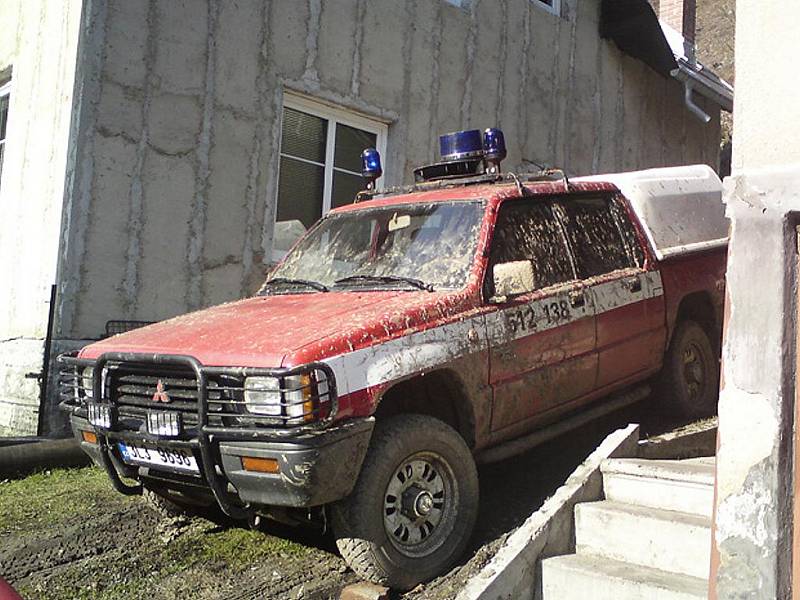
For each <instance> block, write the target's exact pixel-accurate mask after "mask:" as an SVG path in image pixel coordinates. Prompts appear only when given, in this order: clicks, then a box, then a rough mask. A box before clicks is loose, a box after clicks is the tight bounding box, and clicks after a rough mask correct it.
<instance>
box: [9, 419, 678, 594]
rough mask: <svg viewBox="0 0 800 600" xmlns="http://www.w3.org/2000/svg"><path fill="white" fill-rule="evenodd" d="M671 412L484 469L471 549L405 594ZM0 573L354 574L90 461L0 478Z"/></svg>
mask: <svg viewBox="0 0 800 600" xmlns="http://www.w3.org/2000/svg"><path fill="white" fill-rule="evenodd" d="M628 422H644V423H645V425H644V427H643V429H644V430H645V431H646V432H649V433H657V432H660V431H664V430H667V429H669V428H670V427H671V426H672V425H674V424H673V423H664V422H663V421H661V420H659V419H655V418H654V417H653V416H652V415H651V414H650V411H649V410H648V408H647V406H646V404H643V405H641V406H638V407H634V408H632V409H628V410H626V411H622V412H619V413H616V414H614V415H611V416H610V417H607V418H606V419H603V420H602V421H599V422H596V423H594V424H592V425H591V426H587V427H584V428H582V429H580V430H577V431H575V432H573V433H572V434H570V435H566V436H563V437H562V438H559V439H557V440H554V441H552V442H550V443H548V444H545V445H543V446H540V447H539V448H536V449H535V450H532V451H530V452H528V453H526V454H524V455H522V456H520V457H516V458H514V459H510V460H507V461H504V462H501V463H496V464H493V465H487V466H484V467H482V468H481V469H480V481H481V508H480V515H479V519H478V525H477V528H476V531H475V535H474V536H473V540H472V544H471V547H470V551H469V552H468V553H467V555H466V556H465V557H464V559H463V562H462V563H461V564H460V565H458V566H457V567H456V568H455V569H453V570H452V571H451V572H450V573H448V574H447V575H445V576H443V577H441V578H439V579H438V580H436V581H434V582H431V583H430V584H428V585H427V586H423V587H420V588H418V589H416V590H413V591H412V592H410V593H409V594H406V595H405V598H415V599H416V598H431V599H437V600H438V599H443V598H452V597H453V596H455V594H456V592H457V590H459V589H460V588H461V587H462V585H463V582H464V581H465V580H466V578H468V577H469V576H470V575H472V574H473V573H475V572H477V571H478V570H479V569H480V568H481V566H483V564H485V563H486V562H487V561H488V560H489V559H490V558H491V556H492V555H493V554H494V552H495V551H496V549H497V548H498V547H499V546H500V545H502V542H503V540H504V539H505V537H506V536H507V534H508V533H509V532H510V531H512V530H513V529H514V528H515V527H517V526H518V525H519V524H520V523H521V522H522V521H523V520H525V518H526V517H527V516H528V515H529V514H530V513H531V512H532V511H533V510H536V509H537V508H538V507H539V506H541V504H542V502H543V501H544V500H545V499H546V498H547V497H548V496H549V495H550V494H552V493H553V491H555V489H556V488H557V487H558V486H559V485H560V484H561V483H562V482H563V481H564V480H565V479H566V477H567V476H568V475H569V473H570V472H571V471H572V470H573V469H574V468H575V467H576V466H577V465H578V464H579V463H580V462H581V461H582V460H583V459H584V458H585V457H586V456H587V455H588V454H589V453H590V452H591V451H592V450H593V449H594V447H595V446H596V445H597V443H598V442H599V441H600V440H602V439H603V437H604V436H605V435H606V434H607V433H609V432H610V431H612V430H614V429H616V428H618V427H620V426H623V425H625V424H626V423H628ZM0 576H3V577H4V578H6V579H7V580H9V581H10V582H11V583H12V584H13V585H14V586H15V587H16V588H17V589H18V590H19V591H20V592H21V594H22V595H23V597H24V598H26V599H42V600H46V599H47V600H49V599H71V598H74V599H95V598H97V599H100V598H102V599H107V600H111V599H123V598H124V599H126V600H127V599H139V598H141V599H148V600H157V599H162V598H164V599H166V598H198V599H206V598H223V599H228V600H249V599H257V598H281V599H284V598H310V599H320V600H321V599H326V598H337V597H338V595H339V591H340V590H341V589H342V587H344V586H345V585H347V584H348V583H352V582H354V581H356V578H355V575H354V574H353V573H352V572H351V571H350V570H349V569H348V568H347V567H346V565H345V564H344V562H343V561H342V559H341V558H340V557H339V556H338V554H337V553H336V546H335V544H334V542H333V539H332V537H331V536H330V535H321V534H319V533H315V532H313V531H306V530H297V529H288V528H282V527H278V526H276V525H266V526H263V527H262V529H261V530H259V531H252V530H249V529H246V528H242V527H241V526H239V525H237V524H236V523H230V522H229V523H225V522H223V523H215V522H212V521H209V520H206V519H203V518H200V517H196V518H192V519H185V520H180V521H175V520H172V521H170V520H164V519H162V518H160V517H158V516H157V515H156V514H155V513H153V512H151V510H150V509H149V508H148V507H147V506H146V505H145V504H144V502H143V501H142V500H141V498H127V497H124V496H121V495H119V494H117V493H116V492H115V491H114V490H113V489H112V488H111V485H110V484H109V483H108V481H107V480H106V477H105V475H104V474H103V473H102V472H101V471H100V470H99V469H96V468H84V469H71V470H55V471H52V472H45V473H40V474H36V475H33V476H30V477H27V478H25V479H21V480H16V481H4V482H1V483H0Z"/></svg>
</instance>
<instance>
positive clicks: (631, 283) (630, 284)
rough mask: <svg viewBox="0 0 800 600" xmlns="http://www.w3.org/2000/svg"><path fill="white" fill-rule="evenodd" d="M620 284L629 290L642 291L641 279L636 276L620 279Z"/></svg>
mask: <svg viewBox="0 0 800 600" xmlns="http://www.w3.org/2000/svg"><path fill="white" fill-rule="evenodd" d="M622 285H623V286H624V287H625V289H627V290H628V291H629V292H634V293H635V292H641V291H642V280H641V279H639V278H638V277H630V278H628V279H623V280H622Z"/></svg>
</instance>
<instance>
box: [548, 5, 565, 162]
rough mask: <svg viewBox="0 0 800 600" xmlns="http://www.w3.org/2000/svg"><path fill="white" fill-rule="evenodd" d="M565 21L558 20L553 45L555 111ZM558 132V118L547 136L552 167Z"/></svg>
mask: <svg viewBox="0 0 800 600" xmlns="http://www.w3.org/2000/svg"><path fill="white" fill-rule="evenodd" d="M562 21H563V19H556V26H555V32H554V36H555V44H553V46H554V48H553V63H552V68H551V69H550V86H551V88H550V110H551V111H553V110H555V107H556V106H559V103H558V90H559V88H560V85H559V84H560V78H559V70H560V69H559V64H560V62H561V23H562ZM558 132H559V120H558V118H555V119H551V120H550V131H549V132H548V136H547V148H546V149H545V152H546V153H550V157H551V158H550V163H549V165H550V166H557V162H558V161H557V160H556V159H555V156H554V155H553V154H552V153H553V151H554V149H555V147H556V140H557V139H558Z"/></svg>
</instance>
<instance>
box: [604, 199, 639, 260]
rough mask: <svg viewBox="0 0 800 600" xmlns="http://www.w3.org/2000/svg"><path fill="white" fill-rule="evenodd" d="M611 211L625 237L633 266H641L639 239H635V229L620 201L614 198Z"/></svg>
mask: <svg viewBox="0 0 800 600" xmlns="http://www.w3.org/2000/svg"><path fill="white" fill-rule="evenodd" d="M611 211H612V212H613V213H614V216H615V217H616V219H617V223H619V228H620V231H621V232H622V237H623V238H624V239H625V243H626V244H627V245H628V249H629V251H630V253H631V257H632V258H633V264H634V266H637V267H639V268H643V267H644V250H642V246H641V244H640V243H639V240H637V239H636V230H634V228H633V224H631V220H630V217H628V215H627V214H626V212H625V209H624V208H623V206H622V205H621V204H620V202H619V201H616V200H615V201H613V202H612V203H611Z"/></svg>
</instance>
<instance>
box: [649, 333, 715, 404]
mask: <svg viewBox="0 0 800 600" xmlns="http://www.w3.org/2000/svg"><path fill="white" fill-rule="evenodd" d="M660 383H661V385H660V388H661V390H660V391H661V396H662V397H663V399H664V402H665V404H666V405H667V406H668V407H669V408H670V409H672V411H673V412H675V413H677V414H679V415H681V416H684V417H692V418H694V417H703V416H709V415H712V414H714V413H715V412H716V407H717V398H718V392H719V361H718V360H717V357H716V356H715V354H714V349H713V346H712V344H711V341H710V340H709V338H708V334H707V333H706V332H705V330H704V329H703V328H702V327H700V325H698V324H697V323H696V322H694V321H683V322H682V323H680V324H679V325H678V327H677V328H676V330H675V333H674V334H673V336H672V342H671V343H670V347H669V351H668V352H667V356H666V359H665V361H664V370H663V372H662V375H661V382H660Z"/></svg>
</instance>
